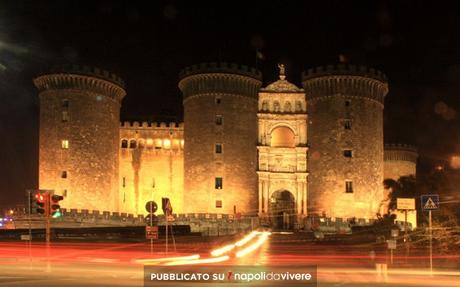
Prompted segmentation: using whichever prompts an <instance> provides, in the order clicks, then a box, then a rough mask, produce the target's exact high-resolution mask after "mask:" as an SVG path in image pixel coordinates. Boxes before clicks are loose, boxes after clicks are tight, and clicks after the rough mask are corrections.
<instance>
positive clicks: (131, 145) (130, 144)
mask: <svg viewBox="0 0 460 287" xmlns="http://www.w3.org/2000/svg"><path fill="white" fill-rule="evenodd" d="M129 148H136V140H130V141H129Z"/></svg>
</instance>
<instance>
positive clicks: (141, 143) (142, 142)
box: [139, 140, 145, 148]
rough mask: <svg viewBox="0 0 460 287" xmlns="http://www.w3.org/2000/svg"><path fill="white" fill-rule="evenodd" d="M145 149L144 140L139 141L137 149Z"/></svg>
mask: <svg viewBox="0 0 460 287" xmlns="http://www.w3.org/2000/svg"><path fill="white" fill-rule="evenodd" d="M144 147H145V142H144V140H140V141H139V148H144Z"/></svg>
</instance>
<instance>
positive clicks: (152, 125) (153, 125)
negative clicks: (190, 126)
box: [120, 121, 184, 130]
mask: <svg viewBox="0 0 460 287" xmlns="http://www.w3.org/2000/svg"><path fill="white" fill-rule="evenodd" d="M120 127H122V128H140V129H166V128H167V129H174V130H183V129H184V123H183V122H182V123H176V122H169V123H165V122H137V121H134V122H129V121H125V122H121V123H120Z"/></svg>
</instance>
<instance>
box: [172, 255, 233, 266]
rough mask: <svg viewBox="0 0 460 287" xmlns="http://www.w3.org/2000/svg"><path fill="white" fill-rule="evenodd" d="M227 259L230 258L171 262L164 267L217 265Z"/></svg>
mask: <svg viewBox="0 0 460 287" xmlns="http://www.w3.org/2000/svg"><path fill="white" fill-rule="evenodd" d="M229 259H230V256H228V255H225V256H220V257H214V258H206V259H196V260H183V261H173V262H168V263H166V264H165V265H166V266H176V265H193V264H205V263H218V262H224V261H227V260H229Z"/></svg>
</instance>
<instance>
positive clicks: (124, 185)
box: [122, 177, 126, 187]
mask: <svg viewBox="0 0 460 287" xmlns="http://www.w3.org/2000/svg"><path fill="white" fill-rule="evenodd" d="M122 185H123V187H126V177H123V183H122Z"/></svg>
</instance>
